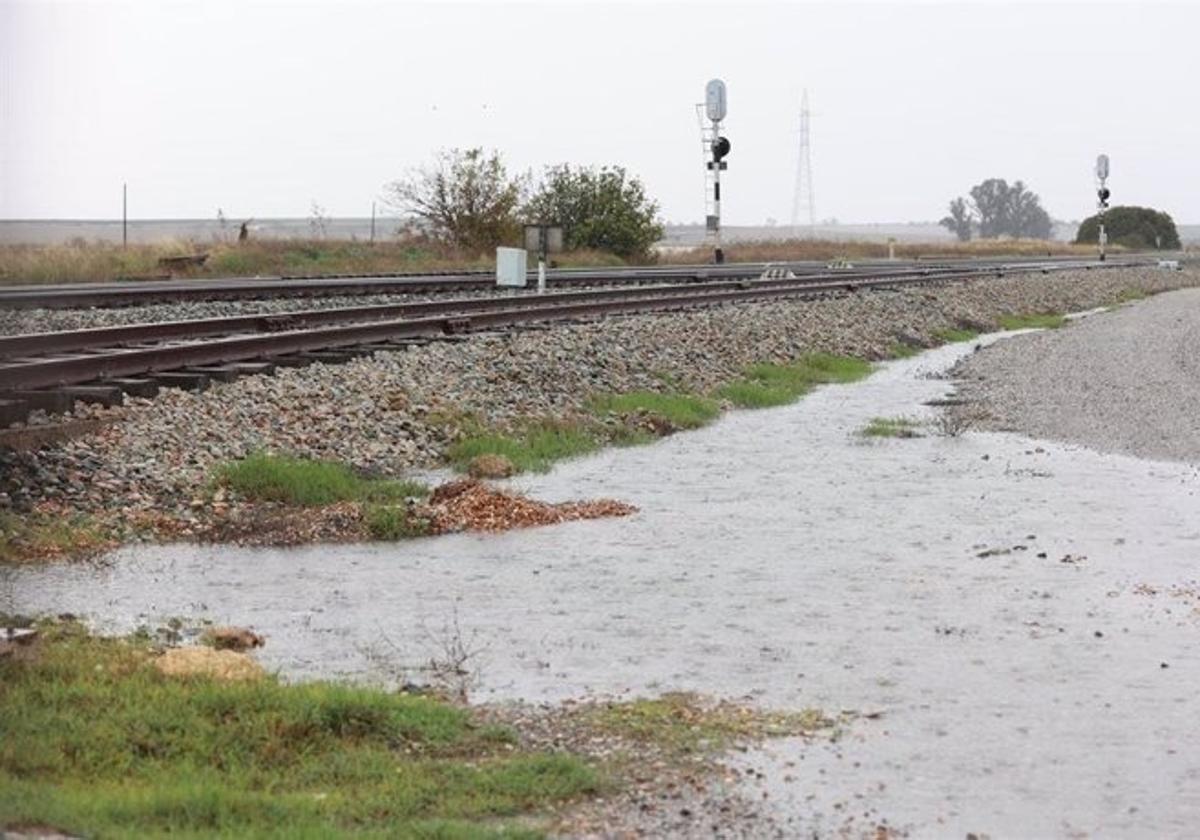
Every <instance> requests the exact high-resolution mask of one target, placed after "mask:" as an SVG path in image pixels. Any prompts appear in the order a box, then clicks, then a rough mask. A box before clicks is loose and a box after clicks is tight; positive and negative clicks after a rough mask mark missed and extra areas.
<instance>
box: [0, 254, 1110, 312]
mask: <svg viewBox="0 0 1200 840" xmlns="http://www.w3.org/2000/svg"><path fill="white" fill-rule="evenodd" d="M1116 261H1120V260H1114V262H1116ZM1077 262H1081V261H1080V260H1079V259H1078V258H1075V257H1038V258H1029V259H1026V258H1016V259H1013V258H1009V259H1006V260H1001V259H999V258H983V259H972V260H965V261H961V262H960V261H954V260H946V261H941V262H922V261H911V262H899V263H896V262H887V261H874V262H872V261H860V262H859V263H858V265H859V266H860V267H865V266H870V268H871V269H872V270H874V271H888V270H905V269H912V268H915V267H917V266H922V267H926V268H934V267H946V268H951V267H953V268H959V267H965V266H971V267H986V266H992V265H1013V266H1016V265H1045V264H1050V265H1056V264H1060V263H1077ZM767 268H776V269H780V270H787V271H792V272H793V273H797V274H804V275H815V274H820V273H823V272H826V271H828V270H829V268H828V265H827V263H818V262H812V261H792V262H787V261H784V262H774V263H728V264H724V265H685V266H652V267H637V268H603V269H597V268H579V269H555V270H553V271H551V272H549V273H548V275H547V279H548V283H549V284H550V285H552V286H572V285H585V284H614V285H615V284H638V283H655V282H671V281H686V282H705V281H715V280H731V279H746V278H751V277H757V276H759V275H760V274H762V272H763V271H764V270H766V269H767ZM495 288H496V286H495V283H494V281H493V280H492V279H491V278H490V273H483V274H481V273H479V272H473V271H467V272H459V273H455V274H445V273H436V272H433V273H425V274H411V275H409V274H405V275H394V274H388V275H351V276H327V277H317V278H304V279H300V278H293V277H262V278H213V279H197V280H171V281H146V282H138V283H128V282H127V283H72V284H63V285H42V286H37V285H23V286H8V287H3V288H0V309H29V308H58V309H65V308H80V307H92V306H95V307H116V306H131V305H139V304H141V305H144V304H148V303H158V302H177V301H191V300H237V299H247V298H250V299H252V298H264V297H280V296H305V295H309V296H315V295H364V294H418V293H426V292H432V293H444V292H451V293H452V292H457V291H471V290H492V289H495Z"/></svg>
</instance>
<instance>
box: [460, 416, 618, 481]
mask: <svg viewBox="0 0 1200 840" xmlns="http://www.w3.org/2000/svg"><path fill="white" fill-rule="evenodd" d="M600 445H601V441H600V440H599V439H598V438H597V437H596V435H595V434H593V433H592V432H591V431H590V430H588V429H586V428H584V427H583V426H581V425H579V424H570V423H539V424H536V425H534V426H531V427H530V428H529V429H527V430H526V431H524V432H522V433H519V434H513V435H505V434H499V433H495V432H477V433H469V434H467V435H466V436H465V437H464V438H463V439H462V440H459V441H456V442H455V443H454V444H453V445H452V446H451V447H450V449H449V451H448V452H447V457H448V458H449V460H450V463H451V464H453V465H454V466H455V467H456V468H457V469H460V470H465V469H466V467H467V465H468V464H469V463H470V462H471V460H472V459H473V458H475V457H477V456H479V455H501V456H503V457H505V458H507V459H508V460H509V461H511V462H512V465H513V466H514V467H515V468H516V469H517V471H518V472H545V471H546V470H548V469H550V467H551V465H552V464H553V463H554V462H555V461H559V460H562V459H563V458H574V457H578V456H580V455H586V454H587V453H589V452H593V451H595V450H596V449H598V448H599V447H600Z"/></svg>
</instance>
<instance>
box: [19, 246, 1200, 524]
mask: <svg viewBox="0 0 1200 840" xmlns="http://www.w3.org/2000/svg"><path fill="white" fill-rule="evenodd" d="M1197 285H1200V271H1197V270H1195V269H1189V270H1186V271H1181V272H1172V271H1164V270H1160V269H1153V268H1139V269H1111V270H1105V271H1078V272H1063V273H1057V274H1049V275H1043V274H1028V275H1019V276H1012V277H1004V278H988V279H984V280H977V281H972V282H969V283H947V284H938V285H924V286H920V287H911V288H905V289H901V290H894V291H877V292H867V293H860V294H854V295H844V296H840V297H833V298H827V299H806V300H792V301H774V302H769V303H757V304H742V305H733V306H723V307H719V308H714V309H710V310H703V311H691V312H683V313H674V314H666V315H639V316H632V317H626V318H612V319H607V320H604V321H600V322H595V323H589V324H576V325H571V326H561V327H555V328H553V329H546V330H531V331H525V332H511V333H504V334H500V335H482V336H476V337H473V338H472V339H471V340H470V341H467V342H463V343H454V344H431V345H428V346H425V347H418V348H415V349H411V350H408V351H406V352H380V353H376V354H375V355H373V356H371V357H367V358H361V359H357V360H355V361H353V362H351V363H349V364H345V365H332V366H330V365H322V364H315V365H312V366H310V367H307V368H302V369H290V370H282V371H280V372H279V374H278V375H276V376H272V377H264V376H253V377H247V378H244V379H241V380H239V381H237V382H232V383H228V384H222V385H216V386H214V387H213V388H211V389H210V390H209V391H207V392H205V393H203V394H195V393H190V392H184V391H180V390H174V389H166V390H164V391H163V393H162V394H160V396H159V397H157V398H156V399H154V400H140V399H136V398H134V399H128V400H127V401H126V405H125V406H124V407H121V408H116V409H100V408H96V407H83V408H80V409H78V410H77V416H80V417H85V418H96V419H101V420H106V421H111V422H109V423H107V425H105V426H104V427H103V428H101V429H100V430H98V431H95V432H93V433H91V434H89V435H86V436H84V437H80V438H77V439H74V440H69V441H66V442H63V443H60V444H56V445H53V446H47V447H45V448H43V449H40V450H37V451H25V452H7V451H3V450H0V510H3V509H5V508H14V509H17V510H26V509H28V507H29V506H30V505H31V504H34V503H36V502H38V501H42V500H50V501H58V502H64V503H66V504H67V505H69V506H70V507H72V508H75V509H79V510H92V511H94V510H100V509H107V510H117V511H124V510H130V509H134V510H136V509H157V510H163V511H184V512H186V511H187V510H189V506H190V503H191V501H192V499H193V498H194V497H195V496H196V495H197V493H198V492H199V490H200V489H201V488H203V487H204V486H205V484H206V482H207V480H208V475H209V471H210V469H211V467H212V465H213V464H214V463H216V462H219V461H222V460H227V459H231V458H238V457H241V456H243V455H245V454H247V453H248V452H251V451H254V450H259V449H272V450H275V451H281V452H291V453H294V454H297V455H300V456H305V457H316V458H334V459H338V460H342V461H345V462H347V463H350V464H353V465H354V466H356V467H359V468H361V469H364V470H370V471H373V472H377V473H382V474H389V475H396V474H401V473H403V472H405V471H407V470H411V469H413V468H414V467H421V466H429V465H432V464H435V463H437V462H438V461H439V458H440V453H441V452H442V451H444V449H445V448H446V446H447V444H448V441H449V440H450V437H449V435H450V434H451V433H450V432H448V430H447V428H446V426H445V423H444V422H441V421H439V419H438V415H439V414H440V415H442V416H443V417H444V416H445V415H447V414H448V413H449V414H453V413H455V412H471V413H474V414H477V415H478V416H479V417H480V418H481V419H482V420H483V421H484V422H485V423H487V424H489V425H491V426H497V427H504V426H506V425H511V424H513V423H514V422H516V421H518V420H519V419H520V418H525V417H534V418H536V417H554V416H564V415H570V414H572V413H573V412H578V411H582V410H583V409H584V405H585V403H586V400H587V398H588V396H589V395H590V394H594V393H597V392H622V391H630V390H637V389H653V390H660V391H661V390H668V389H670V388H671V387H682V388H684V389H687V390H692V391H708V390H711V389H712V388H714V387H715V386H717V385H719V384H721V383H723V382H727V381H729V380H731V379H734V378H736V377H737V376H738V375H739V374H740V372H741V370H742V369H743V368H744V367H745V366H746V365H748V364H751V363H754V362H759V361H772V360H773V361H785V360H789V359H793V358H795V357H797V356H798V355H801V354H803V353H805V352H811V351H814V350H823V351H829V352H836V353H845V354H850V355H856V356H862V357H866V358H872V359H879V358H883V357H884V356H886V355H887V354H888V350H889V348H890V347H891V346H892V345H893V344H895V343H896V342H898V341H904V342H909V343H917V344H933V343H936V338H935V335H936V333H937V332H938V331H939V330H944V329H947V328H951V327H961V326H969V327H975V328H978V329H989V328H993V327H994V326H995V324H996V318H997V317H998V316H999V315H1001V314H1004V313H1010V312H1018V313H1023V312H1046V311H1078V310H1083V309H1088V308H1091V307H1096V306H1101V305H1106V304H1111V303H1113V302H1115V301H1116V300H1118V299H1119V298H1120V297H1121V296H1122V295H1123V294H1127V293H1128V292H1129V291H1130V290H1139V291H1142V292H1146V293H1152V292H1159V291H1164V290H1168V289H1175V288H1179V287H1181V286H1197ZM165 314H167V315H168V316H169V313H165Z"/></svg>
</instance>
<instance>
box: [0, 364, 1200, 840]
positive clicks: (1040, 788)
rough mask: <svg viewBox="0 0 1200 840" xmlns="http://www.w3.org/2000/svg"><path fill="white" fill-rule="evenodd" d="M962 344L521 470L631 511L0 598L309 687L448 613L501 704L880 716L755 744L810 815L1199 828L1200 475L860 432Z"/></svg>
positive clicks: (983, 437)
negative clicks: (181, 624)
mask: <svg viewBox="0 0 1200 840" xmlns="http://www.w3.org/2000/svg"><path fill="white" fill-rule="evenodd" d="M964 352H970V347H969V346H963V345H959V346H950V347H945V348H941V349H939V350H935V351H931V352H929V353H926V354H923V355H922V356H920V357H918V358H916V359H911V360H906V361H901V362H894V363H890V364H888V365H886V366H884V367H883V368H882V369H881V370H880V371H879V372H878V373H876V374H875V375H874V376H872V377H871V378H870V379H868V380H866V381H865V382H862V383H859V384H855V385H849V386H836V387H827V388H823V389H820V390H818V391H817V392H815V393H813V394H812V395H810V396H809V397H807V398H806V399H804V400H802V401H801V402H799V403H797V404H795V405H793V406H788V407H784V408H780V409H773V410H769V411H759V412H736V413H733V414H731V415H729V416H727V417H725V418H723V419H722V420H721V421H720V422H718V423H717V424H715V425H714V426H712V427H710V428H708V429H705V430H702V431H698V432H694V433H689V434H684V435H679V436H676V437H674V438H672V439H669V440H666V441H663V442H661V443H659V444H656V445H654V446H649V447H643V448H637V449H627V450H617V451H611V452H606V453H603V454H601V455H598V456H596V457H592V458H588V459H584V460H580V461H577V462H573V463H569V464H565V465H562V466H560V467H559V468H558V469H556V470H555V471H554V472H553V473H551V474H549V475H546V476H540V477H534V478H527V479H522V480H520V481H518V482H517V485H518V486H520V487H521V488H522V489H525V490H528V491H529V492H530V493H533V494H536V495H537V496H539V497H545V498H552V499H566V498H579V497H594V496H609V497H615V498H619V499H623V500H626V501H630V502H633V503H635V504H637V505H638V506H640V507H641V509H642V512H641V513H640V514H638V515H637V516H635V517H632V518H630V519H618V520H607V521H596V522H582V523H572V524H568V525H564V526H558V527H553V528H545V529H541V530H536V531H527V532H523V533H510V534H505V535H499V536H474V535H457V536H453V537H447V538H441V539H435V540H421V541H416V542H412V543H404V544H400V545H371V546H355V547H341V546H338V547H313V548H306V549H300V550H289V551H270V550H237V549H229V548H214V547H197V546H171V547H153V548H136V549H128V550H124V551H121V552H118V553H117V554H115V555H114V556H113V557H112V563H111V565H109V566H108V567H107V568H103V569H99V570H94V569H86V568H82V567H70V566H60V567H52V568H47V569H40V570H31V571H21V572H19V573H13V572H7V573H6V574H7V575H8V579H7V581H0V607H3V606H4V604H3V601H4V600H5V599H6V598H7V599H8V600H10V601H12V602H13V606H15V607H17V608H19V609H24V610H53V611H63V610H68V611H72V612H77V613H82V614H85V615H88V616H90V617H92V618H93V619H94V620H96V621H97V622H98V623H100V624H102V625H104V626H108V627H111V628H113V629H122V628H128V627H131V626H134V625H136V624H138V623H141V622H143V621H147V620H149V621H156V620H161V619H163V618H165V617H167V616H183V617H185V618H200V617H205V618H211V619H214V620H217V621H222V622H224V621H229V622H236V623H243V624H249V625H251V626H253V627H254V628H255V629H257V630H259V631H260V632H263V633H264V634H266V635H267V637H268V644H267V647H266V648H265V649H264V651H263V654H262V658H263V660H264V661H265V662H266V663H267V664H268V665H271V666H274V667H277V668H279V669H281V670H282V671H283V673H285V674H287V675H289V676H295V677H312V676H318V675H339V676H340V675H366V676H370V675H371V674H372V673H373V671H372V667H373V665H372V661H371V657H369V656H367V655H366V653H365V652H366V651H368V650H371V649H373V650H375V651H381V650H382V651H384V652H386V654H387V657H388V658H390V659H391V661H392V663H393V664H396V663H400V662H420V661H422V660H423V659H426V658H428V657H429V656H431V655H436V654H437V653H438V650H439V648H440V647H441V645H440V644H439V637H442V636H444V635H445V634H444V633H443V632H442V631H443V628H444V627H445V625H446V624H447V623H448V621H449V620H450V618H451V617H452V616H453V615H454V614H455V613H457V615H458V622H459V626H460V629H461V635H462V637H463V638H464V639H465V640H466V641H467V642H468V643H469V644H471V645H474V646H476V647H478V646H481V645H483V646H486V649H485V650H483V652H482V653H480V654H479V655H478V656H476V657H475V658H474V659H473V660H472V664H475V665H478V666H479V668H480V669H481V675H482V682H481V685H480V686H479V688H478V689H477V691H476V693H475V698H476V699H478V700H481V701H488V700H493V699H505V698H522V699H527V700H555V699H561V698H566V697H576V696H580V695H584V694H588V693H603V694H616V695H620V694H625V693H634V694H644V693H655V692H661V691H665V690H672V689H694V690H699V691H703V692H707V693H712V694H718V695H722V696H729V697H748V698H752V699H754V700H756V701H759V702H761V703H764V704H767V705H771V706H779V707H803V706H818V707H821V708H824V709H826V710H828V711H839V710H842V709H854V710H866V711H869V712H872V713H880V715H879V716H878V717H876V718H873V719H869V720H868V719H860V720H859V721H857V722H855V723H853V724H851V725H850V726H849V728H848V730H847V733H846V736H845V737H844V738H842V739H841V740H840V741H838V742H837V743H836V744H833V745H827V746H817V745H813V746H805V745H802V744H796V743H788V742H784V743H777V744H774V745H772V746H771V747H770V749H769V750H767V751H764V752H762V753H755V754H752V755H749V756H746V757H745V758H744V759H743V761H744V763H745V766H746V767H747V768H755V769H759V770H762V771H764V773H765V778H764V779H761V780H758V779H757V776H755V777H754V778H755V779H756V780H755V781H753V782H750V783H749V789H750V790H751V791H752V792H753V793H754V795H756V796H758V795H760V794H761V793H766V794H767V800H766V801H767V802H768V803H772V804H771V807H772V808H774V809H776V810H777V811H778V814H779V816H780V818H781V819H782V820H784V821H785V822H787V823H788V824H789V825H790V827H791V829H794V830H795V831H796V832H797V833H800V832H805V833H809V834H811V833H812V832H816V833H817V834H818V835H821V836H823V835H825V834H830V833H835V832H838V831H841V830H843V829H853V828H855V827H857V826H865V825H867V824H872V825H873V824H874V823H876V822H878V821H880V820H887V821H888V823H889V824H891V825H893V826H897V827H900V828H903V829H908V830H911V831H912V832H913V834H914V836H938V837H940V836H955V837H962V836H963V835H964V833H965V832H967V831H975V832H987V833H990V834H991V836H993V837H1002V836H1003V837H1010V836H1011V837H1035V836H1036V837H1042V836H1051V837H1053V836H1064V837H1067V836H1082V835H1080V834H1078V832H1085V833H1087V835H1088V836H1093V837H1103V836H1146V837H1152V836H1153V837H1161V836H1178V837H1182V836H1188V835H1190V834H1191V833H1192V831H1193V829H1194V828H1195V825H1196V824H1197V819H1198V818H1200V728H1198V727H1197V725H1196V720H1197V716H1198V715H1197V713H1198V711H1200V701H1198V700H1197V699H1196V698H1197V693H1198V691H1197V690H1198V689H1200V614H1198V613H1197V612H1196V608H1197V606H1200V597H1197V596H1196V594H1195V593H1196V592H1198V591H1200V497H1198V496H1197V493H1196V491H1197V488H1198V486H1200V477H1198V475H1197V471H1196V469H1194V468H1192V467H1188V466H1186V465H1181V464H1166V463H1152V462H1146V461H1139V460H1135V459H1130V458H1123V457H1113V456H1103V455H1098V454H1095V453H1092V452H1089V451H1087V450H1082V449H1072V448H1067V447H1063V446H1059V445H1051V444H1039V443H1035V442H1032V441H1029V440H1025V439H1022V438H1019V437H1016V436H1011V435H998V434H968V435H965V436H963V437H959V438H946V437H941V436H936V435H929V436H926V437H922V438H917V439H912V440H882V441H877V442H873V443H871V442H864V441H863V439H861V438H860V437H859V436H858V435H857V431H858V430H859V429H860V428H861V427H863V426H864V425H865V424H866V423H867V421H868V420H869V419H870V418H871V417H873V416H897V415H905V416H909V417H913V418H917V419H929V418H932V417H933V416H934V411H935V410H934V409H931V408H928V407H925V406H923V404H922V403H923V402H924V401H926V400H929V399H933V398H938V397H942V396H945V395H946V394H947V393H948V392H949V391H950V390H951V385H950V383H948V382H947V381H945V380H944V379H940V378H937V375H938V374H939V373H940V372H941V371H944V370H945V369H946V368H948V367H949V366H950V365H951V364H952V363H953V362H954V360H955V359H956V358H957V357H958V355H959V354H961V353H964ZM14 575H15V576H14ZM383 637H386V638H387V639H388V640H390V643H391V645H390V646H388V645H382V644H381V642H380V640H381V638H383ZM789 779H792V780H793V781H789ZM760 788H761V791H760Z"/></svg>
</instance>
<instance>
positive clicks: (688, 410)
mask: <svg viewBox="0 0 1200 840" xmlns="http://www.w3.org/2000/svg"><path fill="white" fill-rule="evenodd" d="M591 405H592V409H593V410H594V411H596V412H598V413H601V414H618V415H628V414H637V413H641V412H644V413H647V414H654V415H657V416H659V417H661V418H663V419H664V420H666V421H667V422H668V423H670V424H671V425H672V426H674V427H675V428H677V429H698V428H700V427H701V426H703V425H706V424H707V423H710V422H712V421H713V420H714V419H715V418H716V416H717V415H718V414H720V413H721V407H720V406H719V405H717V403H716V402H715V401H713V400H710V399H708V398H707V397H700V396H695V395H693V394H662V393H659V392H657V391H630V392H628V393H625V394H600V395H597V396H594V397H592V400H591Z"/></svg>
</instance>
